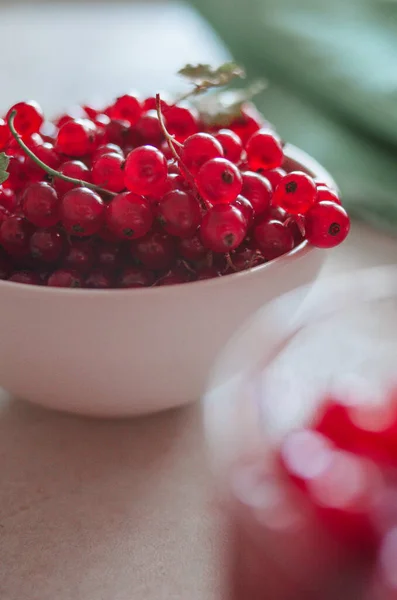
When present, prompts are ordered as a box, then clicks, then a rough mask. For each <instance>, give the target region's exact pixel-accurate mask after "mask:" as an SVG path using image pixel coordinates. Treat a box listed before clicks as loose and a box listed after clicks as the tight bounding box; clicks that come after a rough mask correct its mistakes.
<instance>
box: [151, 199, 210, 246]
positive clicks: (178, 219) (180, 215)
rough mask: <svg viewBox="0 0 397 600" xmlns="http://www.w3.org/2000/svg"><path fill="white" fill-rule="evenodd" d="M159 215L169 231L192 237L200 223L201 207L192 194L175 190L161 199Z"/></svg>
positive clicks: (177, 234) (179, 235)
mask: <svg viewBox="0 0 397 600" xmlns="http://www.w3.org/2000/svg"><path fill="white" fill-rule="evenodd" d="M158 216H159V220H160V223H161V224H162V226H163V227H164V229H165V231H167V233H170V234H171V235H175V236H177V237H191V236H192V235H193V234H194V232H195V231H196V229H197V227H198V226H199V225H200V221H201V208H200V205H199V203H198V201H197V200H196V198H195V197H194V196H193V195H192V194H189V193H187V192H182V191H180V190H173V191H171V192H168V193H167V194H165V196H164V197H163V199H162V200H161V202H160V205H159V209H158Z"/></svg>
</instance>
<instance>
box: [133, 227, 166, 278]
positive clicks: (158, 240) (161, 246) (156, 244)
mask: <svg viewBox="0 0 397 600" xmlns="http://www.w3.org/2000/svg"><path fill="white" fill-rule="evenodd" d="M131 250H132V254H133V256H135V257H136V258H137V259H138V260H139V261H140V262H141V263H142V264H143V265H144V266H145V267H146V268H147V269H153V270H161V269H169V268H170V267H171V266H172V264H173V263H174V261H175V258H176V248H175V242H174V240H173V239H172V238H171V237H170V236H169V235H167V234H166V233H159V232H157V231H151V232H149V233H147V234H146V235H145V236H144V237H143V238H140V239H139V240H137V241H136V242H134V243H133V245H132V247H131Z"/></svg>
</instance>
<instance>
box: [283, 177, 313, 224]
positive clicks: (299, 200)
mask: <svg viewBox="0 0 397 600" xmlns="http://www.w3.org/2000/svg"><path fill="white" fill-rule="evenodd" d="M316 198H317V188H316V184H315V183H314V181H313V179H312V178H311V177H310V176H309V175H306V173H302V172H301V171H293V172H292V173H288V175H286V176H285V177H283V179H282V180H281V182H280V183H279V184H278V186H277V188H276V190H275V192H274V194H273V200H272V203H273V204H274V205H275V206H280V207H281V208H283V209H284V210H286V211H287V212H288V213H290V214H291V215H304V214H305V213H307V211H308V210H309V208H310V207H311V206H312V205H313V204H314V203H315V202H316Z"/></svg>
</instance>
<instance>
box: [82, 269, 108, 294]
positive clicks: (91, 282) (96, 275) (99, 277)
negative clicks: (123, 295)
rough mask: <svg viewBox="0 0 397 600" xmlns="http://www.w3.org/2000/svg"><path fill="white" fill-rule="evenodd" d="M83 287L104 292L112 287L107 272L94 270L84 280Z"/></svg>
mask: <svg viewBox="0 0 397 600" xmlns="http://www.w3.org/2000/svg"><path fill="white" fill-rule="evenodd" d="M85 287H87V288H92V289H96V290H106V289H109V288H111V287H112V279H111V277H110V275H109V273H108V272H105V271H102V270H101V269H94V270H93V271H92V272H91V273H90V274H89V275H88V277H87V279H86V280H85Z"/></svg>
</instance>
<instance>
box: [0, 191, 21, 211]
mask: <svg viewBox="0 0 397 600" xmlns="http://www.w3.org/2000/svg"><path fill="white" fill-rule="evenodd" d="M0 206H2V207H3V208H5V209H6V210H8V211H9V212H12V211H14V210H15V208H16V206H17V197H16V194H15V192H14V190H13V189H11V188H5V187H3V186H2V185H0Z"/></svg>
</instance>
